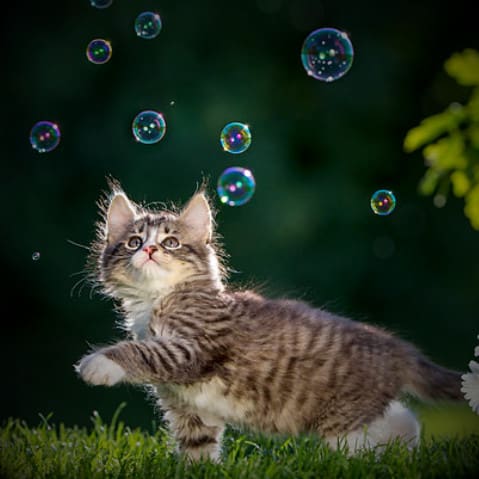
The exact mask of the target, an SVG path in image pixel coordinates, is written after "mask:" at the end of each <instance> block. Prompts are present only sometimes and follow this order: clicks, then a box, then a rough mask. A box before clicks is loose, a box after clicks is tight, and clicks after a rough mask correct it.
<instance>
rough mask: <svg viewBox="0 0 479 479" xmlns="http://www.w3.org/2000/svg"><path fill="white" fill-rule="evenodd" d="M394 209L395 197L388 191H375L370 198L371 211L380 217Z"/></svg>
mask: <svg viewBox="0 0 479 479" xmlns="http://www.w3.org/2000/svg"><path fill="white" fill-rule="evenodd" d="M395 207H396V197H395V196H394V193H393V192H392V191H389V190H377V191H376V192H375V193H374V194H373V195H372V196H371V209H372V210H373V211H374V213H376V214H377V215H380V216H386V215H389V214H391V213H392V212H393V211H394V208H395Z"/></svg>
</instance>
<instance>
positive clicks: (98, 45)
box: [86, 38, 112, 65]
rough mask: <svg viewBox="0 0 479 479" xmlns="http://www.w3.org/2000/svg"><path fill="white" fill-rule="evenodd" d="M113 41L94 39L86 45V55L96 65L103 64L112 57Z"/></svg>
mask: <svg viewBox="0 0 479 479" xmlns="http://www.w3.org/2000/svg"><path fill="white" fill-rule="evenodd" d="M111 53H112V48H111V43H110V42H109V41H107V40H103V39H102V38H96V39H95V40H92V41H91V42H90V43H89V44H88V46H87V47H86V57H87V58H88V60H89V61H91V62H92V63H94V64H95V65H102V64H103V63H106V62H107V61H108V60H110V58H111Z"/></svg>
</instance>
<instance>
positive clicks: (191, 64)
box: [0, 0, 479, 426]
mask: <svg viewBox="0 0 479 479" xmlns="http://www.w3.org/2000/svg"><path fill="white" fill-rule="evenodd" d="M469 4H470V2H466V1H465V0H459V1H454V2H452V1H451V2H445V3H443V4H438V2H436V1H432V0H429V1H423V2H419V3H417V2H392V3H391V2H385V1H384V0H382V1H379V0H374V1H368V2H357V1H355V0H345V1H341V2H335V1H324V2H322V3H321V2H319V1H311V0H297V1H291V2H287V1H281V0H258V1H243V2H213V1H208V0H203V1H201V2H199V1H196V2H193V1H181V2H178V1H171V0H170V1H166V0H165V1H161V2H160V1H155V2H154V1H141V0H137V1H134V2H132V1H127V0H115V1H114V4H113V5H112V7H110V8H108V9H106V10H97V9H94V8H92V7H90V5H89V2H88V1H87V0H84V1H75V2H64V1H63V2H60V1H59V0H45V1H42V2H33V1H29V2H17V3H15V4H14V3H13V2H10V5H9V6H8V7H7V8H6V10H5V11H4V16H3V25H4V27H3V30H2V37H3V42H2V43H3V47H4V48H3V51H4V52H3V54H2V56H3V62H2V83H3V87H2V98H3V100H2V115H1V117H2V123H3V125H2V128H1V134H2V140H1V144H2V153H1V157H2V186H1V189H0V194H1V205H2V235H1V256H0V261H1V273H2V274H1V279H2V283H3V286H2V288H1V291H2V296H3V300H2V313H1V316H2V327H1V342H0V345H1V347H0V364H1V368H2V372H1V381H2V386H1V390H2V394H1V403H2V404H1V407H0V416H1V419H4V418H5V417H8V416H16V417H21V418H24V419H27V420H28V421H32V422H37V421H38V420H39V418H38V413H39V412H40V413H43V414H45V415H46V414H48V413H50V412H53V413H54V416H53V418H54V420H56V421H65V422H66V423H67V424H73V423H78V424H88V423H89V418H90V416H91V413H92V411H93V410H94V409H97V410H98V411H99V412H100V414H101V415H102V416H105V417H107V418H108V417H110V416H111V414H112V412H113V410H114V409H115V408H116V406H117V405H118V404H119V403H120V402H121V401H127V403H128V407H127V408H126V410H125V411H124V412H123V413H122V416H123V418H124V419H126V420H127V422H128V423H129V424H130V425H132V426H136V425H141V426H145V425H146V426H147V425H149V424H150V423H151V420H152V419H153V417H154V414H153V411H152V408H151V405H150V404H149V403H148V402H147V401H145V399H144V395H143V393H142V392H141V391H138V390H135V389H133V388H131V387H130V388H129V387H126V386H122V387H118V388H113V389H106V388H93V387H88V386H86V385H85V384H83V383H82V382H81V381H80V380H79V379H78V378H77V377H76V375H75V374H74V372H73V368H72V364H73V363H74V362H76V361H77V360H78V359H79V358H80V357H81V356H82V355H83V354H84V353H85V352H86V351H87V349H88V344H89V343H90V344H101V343H107V342H110V341H111V340H112V339H113V338H119V337H120V336H121V332H120V331H119V330H118V329H115V320H116V317H115V314H114V312H113V308H112V304H111V303H110V302H109V301H105V300H102V298H101V297H99V296H97V295H96V296H95V295H93V296H92V297H89V290H88V288H84V289H83V291H82V293H81V294H78V293H79V292H80V289H79V288H78V289H76V290H74V291H73V292H72V288H73V286H74V284H75V283H76V281H78V280H79V279H80V278H81V277H82V275H81V273H80V275H76V274H77V273H79V272H81V271H82V270H83V269H84V263H85V257H86V252H85V251H84V250H82V249H81V248H77V247H75V246H72V245H71V244H69V243H68V242H67V240H73V241H75V242H79V243H82V244H88V243H89V242H90V241H91V240H92V238H93V234H94V222H95V221H96V219H97V210H96V206H95V201H96V200H97V198H98V197H99V195H100V193H101V191H102V190H103V189H105V187H106V181H105V177H106V175H108V174H111V175H113V176H114V177H116V178H118V179H119V180H120V181H121V182H122V184H123V186H124V188H125V189H126V191H127V192H128V193H129V195H130V196H131V197H132V199H134V200H137V201H157V200H173V201H179V202H185V201H186V200H187V199H188V198H189V196H190V195H191V194H192V193H193V191H194V190H195V188H196V185H197V184H198V182H199V181H200V180H201V178H202V176H204V175H205V176H207V177H209V178H210V186H211V193H212V194H213V198H214V201H215V202H216V205H217V207H218V209H219V214H218V217H217V220H218V228H219V232H220V233H221V234H222V235H223V237H224V243H225V246H226V249H227V251H228V252H229V254H230V255H231V266H232V267H233V268H234V269H235V270H236V271H237V272H236V273H234V274H233V275H232V278H231V279H232V280H233V281H235V282H238V283H243V284H244V283H247V282H253V283H260V284H262V285H263V286H264V290H265V291H267V292H268V294H272V295H276V296H279V295H288V296H293V297H300V298H304V299H307V300H309V301H311V302H312V303H314V304H315V305H318V306H325V307H327V308H329V309H330V310H332V311H334V312H337V313H341V314H346V315H349V316H351V317H353V318H356V319H360V320H365V321H369V322H371V323H376V324H381V325H384V326H386V327H387V328H390V329H392V330H394V331H396V332H398V333H399V334H400V335H401V336H402V337H404V338H407V339H410V340H412V341H414V342H415V343H416V344H417V345H419V346H420V347H421V348H422V349H423V350H424V351H425V352H426V353H427V354H429V355H430V356H431V357H432V358H434V359H435V360H437V361H438V362H441V363H443V364H445V365H447V366H450V367H454V368H458V369H465V368H466V365H467V362H468V361H469V360H470V359H472V353H473V348H474V346H475V345H476V344H477V340H476V335H477V334H478V333H479V320H478V317H479V314H478V310H479V295H478V287H479V266H478V265H479V233H478V232H475V231H473V230H472V229H471V227H470V226H469V222H468V221H467V220H466V219H465V218H464V216H463V212H462V209H463V203H462V200H457V199H454V198H450V200H449V201H448V203H447V205H446V206H445V207H444V208H442V209H438V208H435V207H434V206H433V204H432V201H431V198H424V197H420V196H419V195H418V194H417V184H418V181H419V179H420V177H421V176H422V174H423V171H424V166H423V161H422V158H421V155H420V153H417V154H412V155H406V154H404V153H403V151H402V142H403V138H404V135H405V133H406V132H407V130H408V129H409V128H411V127H412V126H415V125H416V124H417V123H418V122H419V121H420V120H421V119H422V118H423V117H425V116H427V115H430V114H433V113H436V112H438V111H441V110H442V109H443V108H445V107H446V106H447V105H448V104H449V103H450V102H452V101H462V100H464V98H466V97H467V93H468V91H467V89H464V88H460V87H458V86H457V85H456V84H455V83H454V82H453V81H452V80H451V79H449V78H448V77H447V75H446V74H445V73H444V71H443V69H442V64H443V62H444V60H446V59H447V58H448V57H449V56H450V54H451V53H453V52H455V51H461V50H463V49H464V48H466V47H476V48H477V47H478V46H479V40H478V36H477V17H476V16H475V15H473V14H472V13H471V11H470V8H468V5H469ZM153 8H155V9H157V10H158V11H159V13H160V14H161V16H162V19H163V31H162V32H161V34H160V36H159V37H158V38H156V39H155V40H142V39H139V38H137V37H136V36H135V33H134V29H133V23H134V19H135V17H136V15H137V14H138V13H140V12H141V11H144V10H148V9H153ZM321 26H332V27H336V28H339V29H343V30H345V31H347V32H349V34H350V38H351V40H352V42H353V45H354V48H355V51H356V56H355V59H354V64H353V67H352V69H351V70H350V72H349V73H348V74H347V75H346V76H345V77H343V78H342V79H340V80H339V81H337V82H334V83H331V84H325V83H322V82H319V81H315V80H314V79H312V78H310V77H308V76H307V74H306V73H305V71H304V69H303V67H302V65H301V60H300V50H301V45H302V42H303V40H304V38H305V37H306V35H307V34H308V33H309V32H310V31H312V30H313V29H316V28H319V27H321ZM96 37H104V38H107V39H109V40H111V42H112V45H113V56H112V59H111V61H110V62H109V63H107V64H105V65H93V64H90V63H89V62H88V61H87V59H86V56H85V47H86V45H87V43H88V42H89V41H90V40H91V39H93V38H96ZM170 101H174V102H175V105H174V106H170ZM143 109H158V110H160V111H162V112H163V113H164V115H165V118H166V121H167V133H166V136H165V138H164V139H163V140H162V141H161V142H160V143H159V144H157V145H142V144H138V143H135V141H134V140H133V138H132V135H131V120H132V119H133V117H134V116H135V115H136V114H137V113H138V112H139V111H141V110H143ZM44 119H47V120H53V121H57V122H58V123H59V125H60V127H61V131H62V135H63V136H62V140H61V143H60V146H59V147H58V148H57V149H56V150H55V151H53V152H51V153H48V154H38V153H37V152H35V151H33V150H32V149H31V147H30V144H29V141H28V135H29V131H30V128H31V127H32V125H33V124H34V123H35V122H37V121H39V120H44ZM230 121H244V122H247V123H249V124H250V125H251V130H252V134H253V143H252V146H251V147H250V149H249V150H248V151H247V152H245V153H244V154H242V155H230V154H228V153H225V152H223V151H221V149H220V144H219V132H220V130H221V128H222V127H223V126H224V125H225V124H226V123H227V122H230ZM233 165H240V166H243V165H245V166H247V167H249V168H251V169H252V171H253V172H254V174H255V177H256V180H257V191H256V194H255V196H254V197H253V199H252V201H251V202H250V203H248V204H247V205H245V206H243V207H240V208H229V207H224V206H222V205H220V204H219V202H218V200H217V197H216V196H215V195H214V184H215V182H216V178H217V177H218V175H219V174H220V173H221V171H222V170H223V169H224V168H226V167H227V166H233ZM383 187H385V188H391V189H392V190H394V192H395V193H396V195H397V199H398V204H397V208H396V211H395V212H394V213H393V214H392V215H391V216H390V217H378V216H375V215H373V214H372V212H371V210H370V207H369V198H370V196H371V193H372V192H373V191H375V190H376V189H378V188H383ZM34 251H39V252H40V253H41V259H40V260H39V261H36V262H35V261H32V259H31V255H32V253H33V252H34Z"/></svg>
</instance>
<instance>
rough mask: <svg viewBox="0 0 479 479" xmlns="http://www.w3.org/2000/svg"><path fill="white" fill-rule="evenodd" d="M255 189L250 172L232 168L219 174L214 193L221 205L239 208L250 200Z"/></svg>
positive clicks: (236, 167) (235, 167)
mask: <svg viewBox="0 0 479 479" xmlns="http://www.w3.org/2000/svg"><path fill="white" fill-rule="evenodd" d="M255 188H256V182H255V180H254V176H253V173H251V171H250V170H247V169H246V168H240V167H239V166H232V167H231V168H227V169H226V170H225V171H223V173H221V176H220V177H219V178H218V186H217V189H216V191H217V192H218V196H219V197H220V201H221V203H224V204H227V205H229V206H241V205H244V204H245V203H247V202H248V201H249V200H250V199H251V198H252V196H253V194H254V191H255Z"/></svg>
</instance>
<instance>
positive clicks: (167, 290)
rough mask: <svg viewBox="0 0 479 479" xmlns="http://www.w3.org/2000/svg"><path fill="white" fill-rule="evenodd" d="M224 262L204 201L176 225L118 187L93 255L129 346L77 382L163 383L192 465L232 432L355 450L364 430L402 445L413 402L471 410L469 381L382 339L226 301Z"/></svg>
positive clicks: (304, 313) (235, 298) (106, 352)
mask: <svg viewBox="0 0 479 479" xmlns="http://www.w3.org/2000/svg"><path fill="white" fill-rule="evenodd" d="M135 237H137V238H138V237H139V238H140V240H141V247H139V248H138V249H134V248H132V245H136V243H137V242H138V241H139V240H138V239H135ZM132 238H133V239H132ZM172 238H173V239H172ZM177 245H179V246H178V247H177ZM149 246H154V248H150V249H148V247H149ZM173 247H174V248H173ZM151 251H154V252H153V254H151V255H150V256H149V257H148V255H149V254H150V252H151ZM221 257H222V255H221V253H220V250H219V247H218V246H217V244H216V241H215V237H214V234H213V220H212V215H211V211H210V207H209V205H208V202H207V200H206V197H205V195H204V193H202V192H200V193H198V194H196V195H195V196H194V197H193V198H192V200H191V201H190V203H189V204H188V205H187V207H186V208H185V209H184V210H183V211H181V212H179V213H173V212H164V211H149V210H146V209H144V208H141V207H140V206H138V205H135V204H133V203H131V202H130V201H129V200H128V198H127V197H126V196H125V194H124V193H123V192H122V191H121V190H120V189H119V188H118V187H117V186H115V187H114V191H113V194H112V196H111V199H110V201H109V202H108V203H107V206H106V208H105V223H104V224H103V225H102V226H101V227H100V228H99V238H98V242H97V243H96V245H95V246H94V248H93V258H94V261H95V263H96V271H97V275H98V278H99V281H100V282H101V284H102V286H103V288H104V290H105V292H106V294H108V295H109V296H112V297H113V298H115V299H116V300H117V301H118V302H119V304H120V306H121V309H122V311H123V314H124V317H125V328H126V329H127V330H128V331H129V332H130V336H131V338H130V339H128V340H125V341H121V342H119V343H117V344H114V345H112V346H109V347H106V348H102V349H100V350H98V351H96V352H94V353H93V354H91V355H89V356H86V357H85V358H84V359H83V360H82V361H81V362H80V364H79V366H78V370H79V373H80V375H81V376H82V377H83V379H85V380H86V381H87V382H90V383H92V384H106V385H111V384H115V383H117V382H129V383H137V384H150V385H152V387H153V388H154V390H155V391H156V394H157V396H158V403H159V405H160V407H161V408H162V409H163V410H164V411H165V418H166V419H167V420H168V423H169V426H170V428H171V430H172V433H173V435H174V437H175V438H176V441H177V444H178V449H179V451H181V452H183V453H185V454H186V455H187V456H188V457H190V458H191V459H194V460H197V459H200V458H210V459H214V460H217V459H218V458H219V454H220V443H221V435H222V432H223V429H224V425H225V424H226V423H233V424H237V425H240V426H245V427H248V428H250V429H252V430H256V431H261V432H266V433H287V434H298V433H300V432H316V433H318V434H319V435H321V436H322V437H324V438H326V439H327V440H328V441H329V443H330V444H333V442H334V441H335V439H334V438H336V437H337V436H340V435H346V436H347V438H349V439H351V440H352V438H354V441H356V442H357V440H358V438H359V437H360V435H361V434H362V433H360V432H358V431H362V430H363V428H364V427H365V426H370V428H371V431H372V432H371V434H373V432H374V431H377V437H381V438H382V437H386V438H390V437H395V436H396V435H399V436H400V435H401V434H403V433H402V432H400V431H399V429H401V428H398V426H397V424H400V423H401V421H403V423H404V430H408V431H409V430H414V431H416V429H415V428H416V423H415V422H414V419H413V418H412V416H411V415H410V413H409V412H407V410H406V409H401V407H396V406H395V404H396V402H395V400H396V399H397V398H398V397H399V396H400V395H401V394H402V393H403V392H409V393H413V394H415V395H419V396H421V397H425V398H434V399H439V398H444V399H462V394H461V392H460V376H459V374H458V373H456V372H453V371H450V370H447V369H445V368H442V367H440V366H437V365H435V364H433V363H432V362H431V361H429V360H428V359H427V358H425V357H424V356H423V355H422V354H421V353H420V352H419V351H418V350H417V349H416V348H415V347H414V346H412V345H411V344H409V343H406V342H404V341H402V340H400V339H398V338H396V337H394V336H393V335H391V334H390V333H388V332H386V331H384V330H382V329H379V328H376V327H373V326H370V325H367V324H362V323H359V322H355V321H351V320H349V319H346V318H342V317H339V316H336V315H333V314H331V313H328V312H327V311H324V310H321V309H318V308H313V307H311V306H309V305H308V304H306V303H304V302H300V301H294V300H284V299H279V300H272V299H267V298H265V297H263V296H261V295H259V294H257V293H255V292H252V291H234V290H230V289H228V288H227V287H226V286H225V280H224V277H225V275H224V269H223V267H222V266H221ZM394 414H395V415H394ZM410 416H411V417H410ZM391 418H393V419H394V421H393V419H391ZM397 418H399V419H400V421H399V422H398V421H397ZM407 421H409V422H407ZM393 423H394V424H395V425H394V427H393V426H391V425H392V424H393ZM388 428H392V429H394V430H389V429H388ZM395 428H396V429H397V430H396V429H395ZM375 434H376V433H375ZM411 434H412V433H411ZM405 436H406V434H405V433H404V437H405ZM372 437H373V436H372V435H371V439H370V440H369V442H364V443H361V444H364V445H366V444H373V445H374V443H375V442H374V441H375V440H374V439H373V438H372ZM413 439H416V438H413ZM377 441H378V440H377ZM377 441H376V442H377ZM356 442H355V443H354V444H356ZM351 444H352V443H351ZM354 444H353V446H354Z"/></svg>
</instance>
